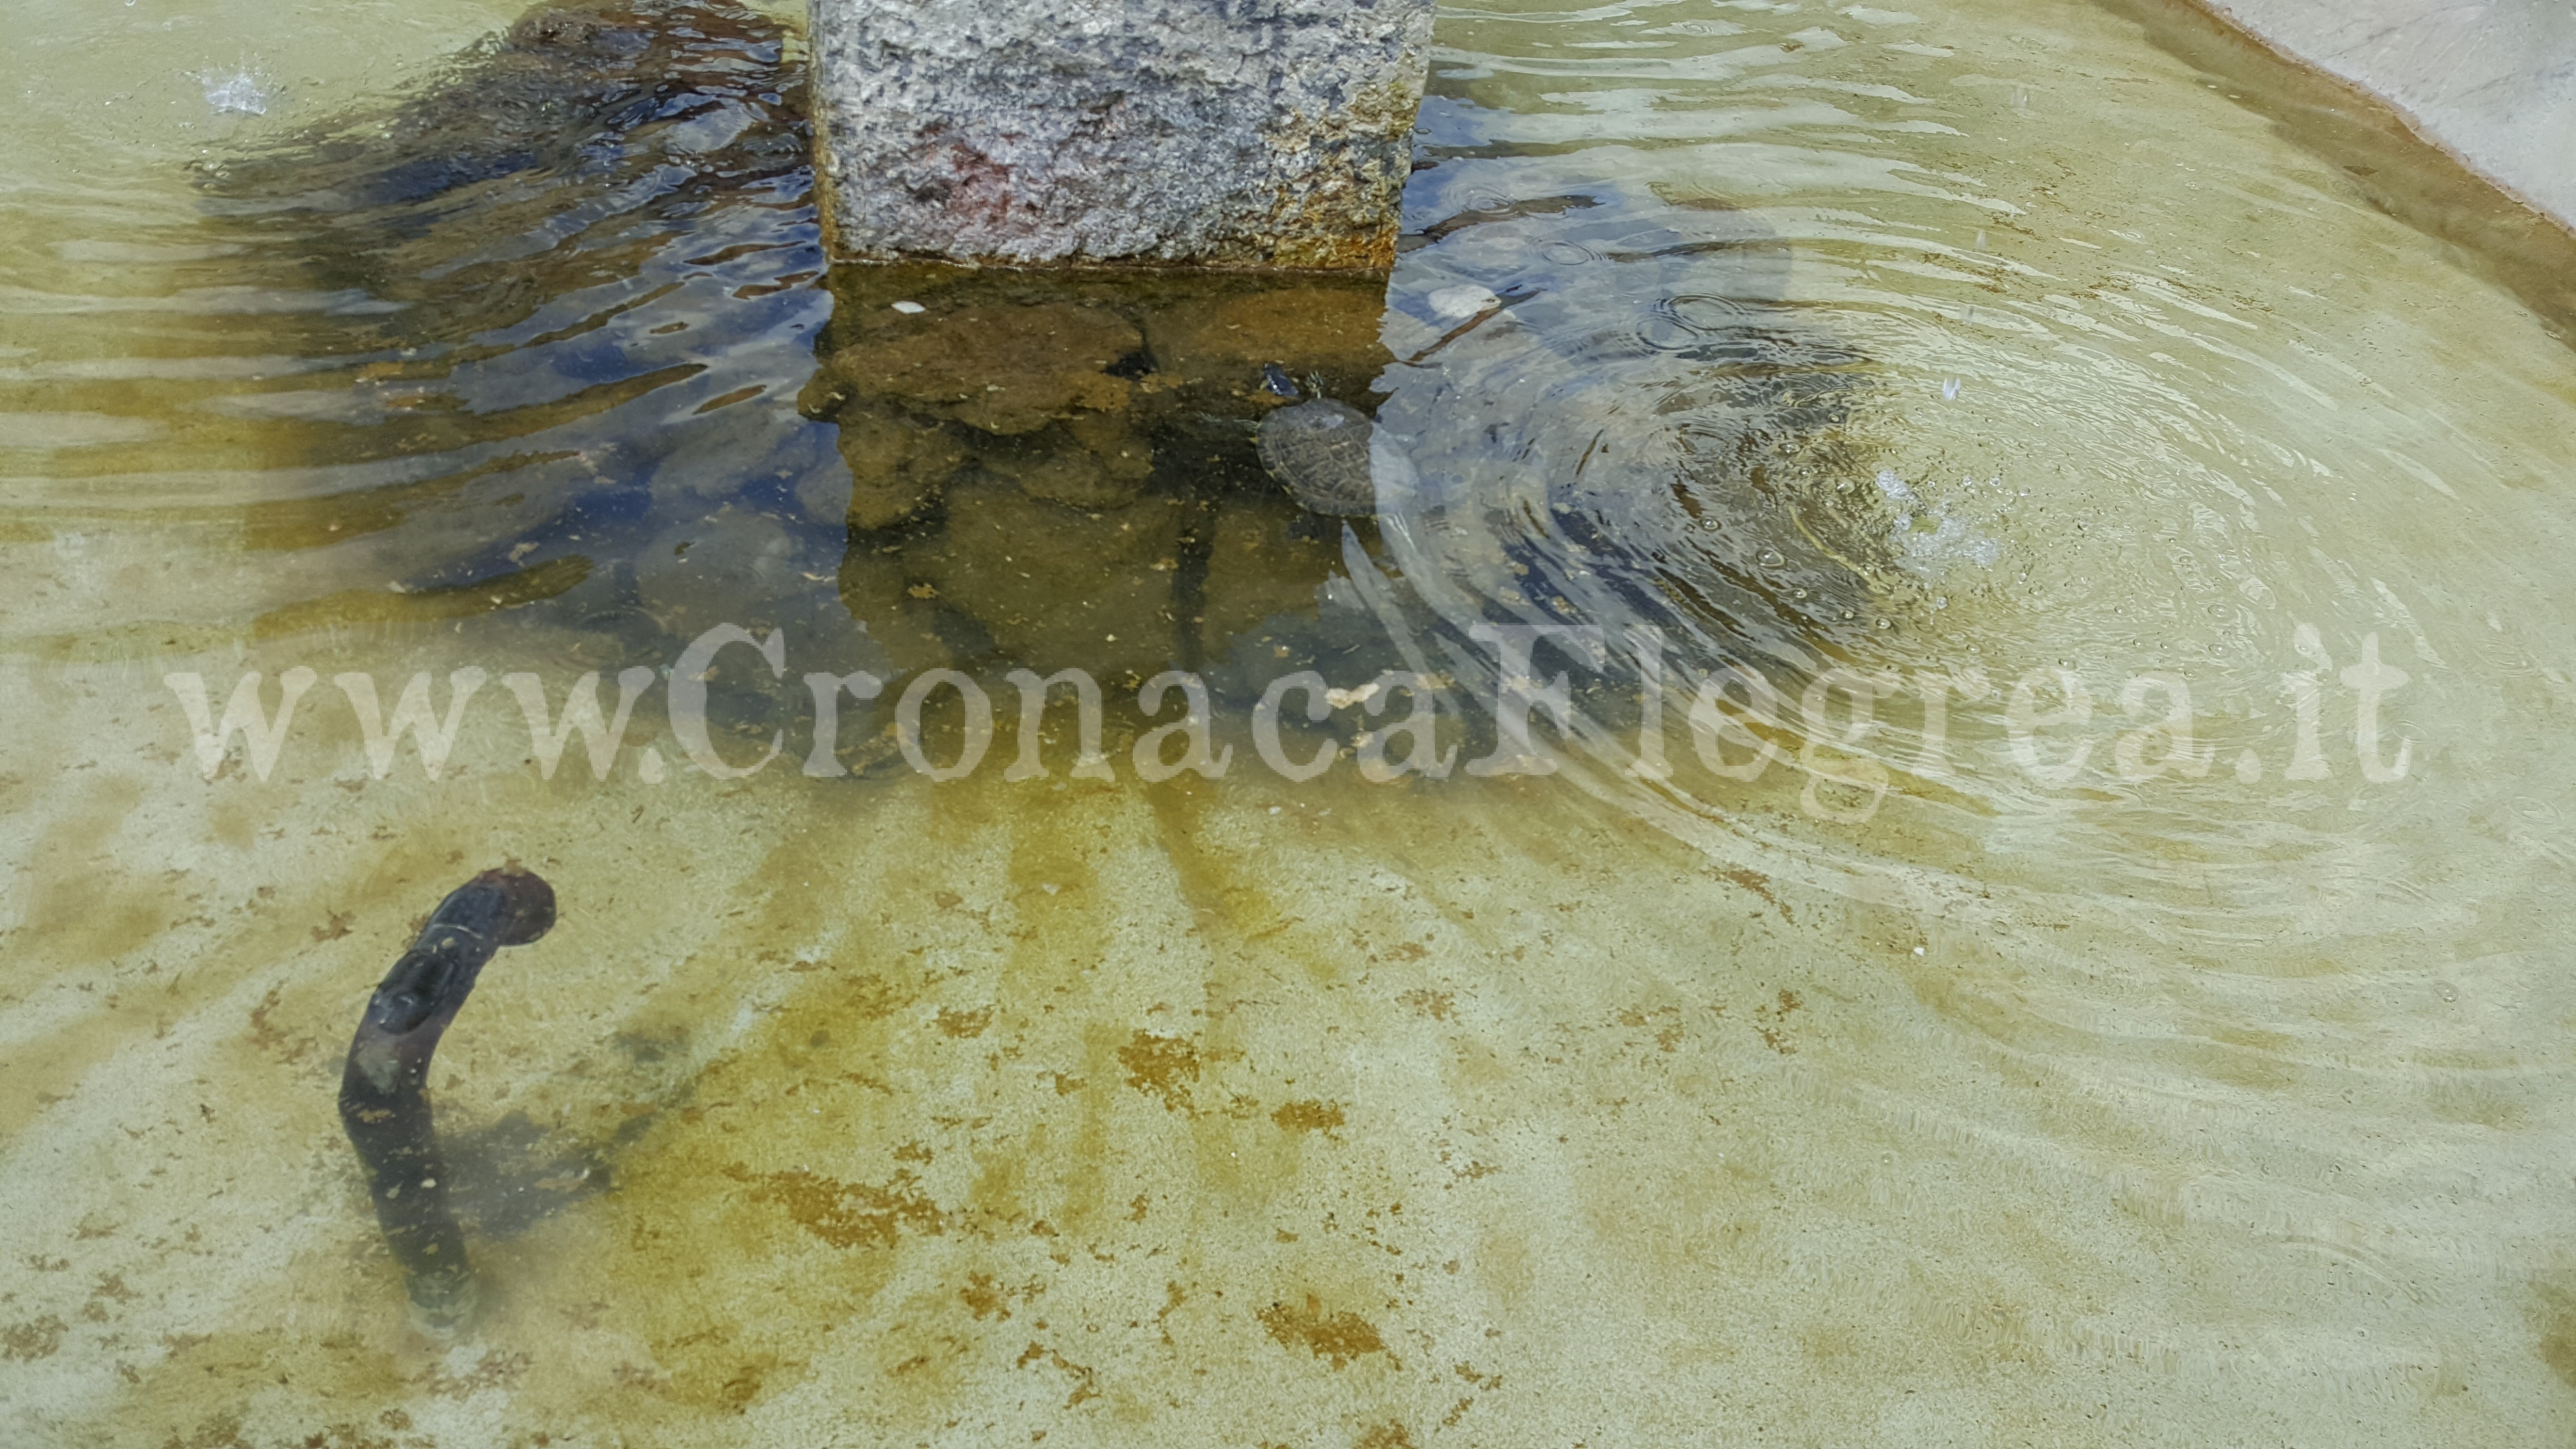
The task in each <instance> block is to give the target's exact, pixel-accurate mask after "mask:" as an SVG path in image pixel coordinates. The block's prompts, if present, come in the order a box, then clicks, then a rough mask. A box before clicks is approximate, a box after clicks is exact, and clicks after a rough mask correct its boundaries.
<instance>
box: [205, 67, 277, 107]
mask: <svg viewBox="0 0 2576 1449" xmlns="http://www.w3.org/2000/svg"><path fill="white" fill-rule="evenodd" d="M190 79H192V80H194V81H196V82H197V84H198V85H200V86H203V87H204V88H205V92H206V104H207V105H209V106H212V107H214V108H215V109H216V110H217V111H219V112H224V111H229V112H233V113H235V114H239V115H244V116H265V115H267V114H268V108H269V106H270V105H272V104H273V103H275V102H276V100H277V84H276V82H275V81H274V80H273V79H271V78H270V77H269V76H267V75H264V74H262V73H261V72H259V71H257V70H254V69H252V68H251V67H250V66H248V65H237V66H234V67H233V68H232V69H231V70H229V71H215V70H202V71H196V72H193V73H192V74H191V75H190Z"/></svg>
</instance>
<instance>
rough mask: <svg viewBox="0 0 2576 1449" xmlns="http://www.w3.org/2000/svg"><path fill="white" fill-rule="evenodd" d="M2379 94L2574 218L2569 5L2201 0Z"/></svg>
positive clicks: (2505, 181)
mask: <svg viewBox="0 0 2576 1449" xmlns="http://www.w3.org/2000/svg"><path fill="white" fill-rule="evenodd" d="M2200 3H2201V4H2202V5H2203V6H2205V7H2206V8H2207V9H2208V10H2209V11H2210V12H2211V13H2213V14H2215V15H2217V16H2218V17H2219V18H2220V19H2222V20H2225V21H2227V22H2228V23H2230V24H2232V25H2235V26H2237V27H2238V28H2240V29H2242V30H2245V31H2246V32H2248V33H2250V34H2252V35H2254V36H2256V37H2257V38H2259V39H2261V40H2262V41H2263V42H2264V43H2265V44H2267V45H2269V46H2271V47H2272V48H2273V49H2275V50H2278V51H2281V52H2283V53H2284V54H2287V55H2289V56H2291V57H2293V58H2295V59H2298V60H2301V61H2305V62H2306V63H2308V64H2310V65H2313V66H2316V67H2318V68H2319V69H2321V70H2324V71H2326V72H2328V73H2330V74H2332V75H2335V76H2338V77H2341V78H2342V79H2344V80H2346V81H2349V82H2351V83H2352V84H2354V85H2356V86H2359V87H2360V88H2362V89H2363V90H2366V91H2369V92H2371V93H2372V94H2374V95H2377V96H2379V97H2381V98H2383V99H2385V100H2387V101H2388V102H2390V103H2391V104H2393V105H2395V106H2396V107H2398V108H2399V109H2400V110H2402V111H2404V112H2405V113H2406V115H2407V117H2408V118H2409V119H2410V120H2412V121H2413V122H2414V124H2415V127H2416V129H2417V130H2418V131H2419V132H2421V133H2422V134H2423V135H2424V137H2425V138H2426V139H2427V140H2430V141H2432V142H2433V143H2434V144H2436V145H2439V146H2441V147H2442V148H2443V149H2445V150H2448V151H2450V152H2451V153H2452V154H2454V155H2456V156H2458V157H2459V158H2460V159H2461V160H2463V161H2465V162H2467V163H2468V164H2469V165H2470V166H2471V167H2472V168H2474V169H2476V170H2477V171H2478V172H2479V173H2480V174H2482V175H2484V176H2485V177H2487V179H2489V180H2491V181H2494V182H2496V183H2497V184H2499V185H2501V186H2503V187H2504V188H2505V189H2506V190H2508V191H2510V192H2512V193H2514V194H2515V195H2517V196H2519V197H2521V198H2522V199H2523V200H2524V201H2526V202H2528V203H2530V204H2531V205H2532V206H2534V207H2536V208H2538V209H2539V210H2541V211H2544V212H2547V213H2549V214H2550V215H2552V216H2554V217H2556V218H2557V219H2558V220H2559V221H2560V222H2561V223H2563V224H2565V225H2567V226H2569V227H2571V228H2576V8H2570V7H2569V6H2568V5H2566V4H2564V3H2561V0H2200Z"/></svg>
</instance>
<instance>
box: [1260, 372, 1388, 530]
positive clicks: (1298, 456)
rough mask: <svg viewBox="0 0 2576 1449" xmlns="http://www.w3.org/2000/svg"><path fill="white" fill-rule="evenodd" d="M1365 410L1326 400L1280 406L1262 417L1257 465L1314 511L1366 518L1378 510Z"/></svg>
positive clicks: (1369, 426) (1370, 426) (1368, 427)
mask: <svg viewBox="0 0 2576 1449" xmlns="http://www.w3.org/2000/svg"><path fill="white" fill-rule="evenodd" d="M1371 431H1372V424H1371V423H1370V422H1369V419H1368V414H1366V413H1363V412H1361V411H1360V410H1359V409H1357V408H1355V407H1351V406H1349V405H1348V404H1346V403H1337V402H1334V401H1333V400H1332V399H1330V398H1318V399H1316V400H1315V401H1313V402H1302V403H1299V404H1297V405H1296V406H1294V407H1285V408H1281V409H1280V410H1279V411H1277V412H1275V413H1272V414H1271V415H1270V416H1268V417H1266V418H1263V419H1262V420H1261V431H1260V434H1259V435H1258V437H1257V438H1256V439H1255V447H1256V449H1257V450H1258V451H1259V453H1260V454H1261V466H1263V467H1265V468H1267V469H1269V470H1270V476H1271V477H1273V478H1276V479H1278V480H1279V482H1280V483H1281V485H1282V486H1284V487H1286V488H1287V490H1288V491H1289V492H1290V493H1292V494H1294V495H1296V499H1297V501H1298V502H1299V503H1301V504H1304V505H1305V506H1306V507H1307V508H1310V509H1312V510H1314V511H1315V512H1317V513H1331V514H1338V515H1341V516H1343V517H1351V518H1356V517H1365V516H1366V515H1368V514H1372V513H1375V512H1377V482H1376V480H1375V479H1374V478H1373V477H1372V476H1371V475H1370V472H1369V434H1370V432H1371Z"/></svg>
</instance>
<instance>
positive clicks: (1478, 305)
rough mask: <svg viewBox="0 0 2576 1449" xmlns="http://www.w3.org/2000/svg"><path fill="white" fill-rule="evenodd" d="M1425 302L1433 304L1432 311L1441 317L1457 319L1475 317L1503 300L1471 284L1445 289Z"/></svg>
mask: <svg viewBox="0 0 2576 1449" xmlns="http://www.w3.org/2000/svg"><path fill="white" fill-rule="evenodd" d="M1425 300H1427V301H1429V302H1430V303H1431V310H1432V311H1433V312H1435V313H1438V314H1439V315H1440V316H1443V317H1451V318H1457V317H1473V316H1475V315H1476V314H1477V313H1479V312H1482V311H1484V310H1485V309H1486V308H1488V307H1491V306H1493V305H1494V304H1495V303H1496V302H1499V301H1501V300H1502V298H1500V297H1497V296H1495V295H1494V294H1493V293H1492V292H1490V291H1487V290H1486V289H1485V288H1483V287H1479V286H1477V285H1476V284H1475V283H1473V282H1469V283H1466V284H1464V285H1462V286H1456V287H1443V288H1441V289H1440V290H1439V291H1437V292H1434V293H1432V294H1431V295H1430V296H1429V297H1428V298H1426V299H1425Z"/></svg>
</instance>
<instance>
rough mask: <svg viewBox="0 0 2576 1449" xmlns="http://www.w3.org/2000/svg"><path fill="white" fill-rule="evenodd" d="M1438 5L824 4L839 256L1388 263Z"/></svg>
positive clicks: (827, 137) (1249, 1)
mask: <svg viewBox="0 0 2576 1449" xmlns="http://www.w3.org/2000/svg"><path fill="white" fill-rule="evenodd" d="M1431 15H1432V4H1431V0H1225V3H1207V0H1070V3H1031V0H812V16H813V19H812V34H813V45H814V77H815V80H814V87H815V90H814V94H815V101H816V105H815V114H816V119H817V121H818V123H819V125H818V135H819V138H820V141H819V144H820V147H821V167H820V171H821V178H822V184H823V188H824V191H825V195H826V197H827V198H828V201H827V207H828V215H829V217H830V224H831V237H832V246H833V250H834V252H835V254H836V255H838V256H841V257H876V258H885V257H899V256H912V257H939V258H949V259H954V260H960V261H978V262H1001V263H1013V264H1022V265H1028V264H1084V263H1115V262H1128V263H1139V262H1146V263H1198V264H1207V265H1216V266H1240V267H1283V268H1325V269H1379V268H1384V267H1387V266H1389V265H1390V264H1392V262H1393V261H1394V257H1395V228H1396V216H1397V203H1398V201H1399V199H1400V195H1401V192H1402V190H1403V185H1404V178H1405V175H1406V173H1407V171H1408V170H1409V169H1410V160H1411V148H1410V137H1411V133H1412V129H1413V118H1414V112H1415V110H1416V108H1417V107H1418V106H1419V104H1420V102H1421V98H1422V84H1423V77H1424V74H1425V69H1426V66H1427V63H1428V62H1427V55H1428V47H1429V44H1430V39H1431Z"/></svg>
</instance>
